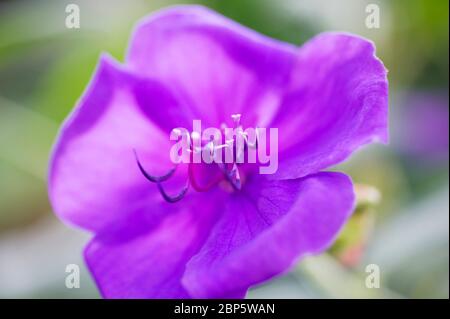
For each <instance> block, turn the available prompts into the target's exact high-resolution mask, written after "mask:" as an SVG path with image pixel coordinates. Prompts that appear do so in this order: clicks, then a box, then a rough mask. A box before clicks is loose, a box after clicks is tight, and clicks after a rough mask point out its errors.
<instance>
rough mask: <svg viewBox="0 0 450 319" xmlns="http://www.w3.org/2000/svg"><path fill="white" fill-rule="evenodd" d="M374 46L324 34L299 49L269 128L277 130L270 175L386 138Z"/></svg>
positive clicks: (323, 163) (319, 165)
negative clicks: (274, 164)
mask: <svg viewBox="0 0 450 319" xmlns="http://www.w3.org/2000/svg"><path fill="white" fill-rule="evenodd" d="M374 50H375V49H374V45H373V44H372V43H371V42H369V41H367V40H365V39H363V38H360V37H357V36H353V35H348V34H342V33H324V34H321V35H319V36H317V37H315V38H313V39H312V40H310V41H309V42H307V43H306V44H305V45H304V46H303V47H302V48H301V49H300V51H299V55H298V60H297V64H296V66H295V67H294V70H293V72H292V78H291V81H290V84H289V86H288V87H287V91H286V92H287V93H286V95H285V97H284V100H283V104H282V106H281V107H280V109H279V113H278V114H277V115H276V117H275V118H274V121H273V122H272V124H271V126H272V127H277V128H278V130H279V149H280V158H279V162H280V165H279V168H278V172H277V174H276V175H275V176H273V177H275V178H298V177H302V176H306V175H307V174H310V173H314V172H317V171H320V170H323V169H325V168H327V167H329V166H331V165H334V164H337V163H339V162H341V161H343V160H344V159H346V158H347V157H348V156H349V155H350V154H351V153H352V152H353V151H355V150H356V149H358V148H359V147H361V146H362V145H364V144H367V143H370V142H383V143H386V142H387V139H388V121H387V118H388V82H387V77H386V69H385V68H384V66H383V64H382V62H381V61H380V60H379V59H378V58H377V57H376V56H375V54H374Z"/></svg>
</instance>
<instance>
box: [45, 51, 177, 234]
mask: <svg viewBox="0 0 450 319" xmlns="http://www.w3.org/2000/svg"><path fill="white" fill-rule="evenodd" d="M143 81H145V82H146V83H147V88H148V92H147V102H148V103H147V104H146V105H145V107H147V108H156V107H165V106H166V105H168V104H169V103H175V102H174V100H172V99H171V98H168V96H169V95H170V94H169V93H168V91H167V90H166V89H165V88H164V87H163V86H161V85H160V84H158V83H156V82H154V81H150V80H147V79H146V80H141V79H137V78H134V77H132V76H131V75H129V74H127V73H125V72H123V70H121V67H120V66H119V65H118V64H117V63H116V62H114V61H113V60H112V59H111V58H109V57H102V59H101V61H100V63H99V66H98V69H97V71H96V74H95V76H94V77H93V79H92V81H91V83H90V85H89V86H88V89H87V90H86V92H85V93H84V95H83V97H82V98H81V100H80V101H79V103H78V106H77V107H76V109H75V110H74V112H73V113H72V114H71V115H70V116H69V118H68V121H66V123H65V124H64V128H63V129H62V130H61V132H60V135H59V138H58V141H57V142H56V144H55V147H54V150H53V154H52V159H51V163H50V171H49V196H50V199H51V203H52V205H53V208H54V210H55V212H56V213H57V214H58V216H59V217H61V218H62V219H63V220H65V221H67V222H69V223H71V224H75V225H78V226H81V227H83V228H86V229H89V230H93V231H99V230H100V229H102V228H103V227H105V225H108V224H113V225H116V224H119V222H118V221H119V220H121V221H125V220H126V219H127V218H131V216H132V215H133V214H138V213H147V214H152V215H153V216H154V218H155V219H156V217H157V216H158V213H160V214H161V216H164V214H165V211H164V209H162V210H161V212H159V210H157V209H151V212H150V211H149V210H150V207H149V205H155V206H157V205H158V204H159V203H161V202H162V201H163V200H162V198H161V195H160V194H159V192H158V190H157V187H156V185H155V184H153V183H150V182H149V181H147V180H146V179H145V178H144V177H143V175H142V174H141V172H140V171H139V168H138V166H137V163H136V159H135V155H134V152H133V151H134V150H136V152H137V154H138V155H139V158H140V161H141V162H142V165H143V166H145V167H146V168H148V170H149V171H150V172H152V173H153V174H155V175H161V174H163V173H166V172H167V171H168V170H169V169H171V168H173V165H174V164H172V163H171V162H170V157H169V148H170V145H171V144H170V141H169V136H168V135H167V134H163V133H162V131H161V130H160V129H158V128H157V127H156V126H155V125H154V124H153V123H152V122H151V121H150V120H149V118H148V117H147V116H146V114H147V113H148V112H149V110H144V109H143V106H142V105H141V104H139V101H137V99H136V98H135V95H134V89H135V88H136V87H137V86H139V85H141V84H142V82H143ZM183 170H184V167H179V169H178V170H177V176H176V177H174V181H175V179H180V180H181V179H182V178H183V175H184V174H186V172H183ZM158 207H159V206H158Z"/></svg>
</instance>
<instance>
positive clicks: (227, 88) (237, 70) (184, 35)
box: [127, 6, 296, 127]
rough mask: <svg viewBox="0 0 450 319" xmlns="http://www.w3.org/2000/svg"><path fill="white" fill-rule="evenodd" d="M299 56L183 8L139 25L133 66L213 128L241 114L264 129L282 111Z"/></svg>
mask: <svg viewBox="0 0 450 319" xmlns="http://www.w3.org/2000/svg"><path fill="white" fill-rule="evenodd" d="M295 52H296V48H295V47H294V46H292V45H289V44H285V43H282V42H278V41H276V40H273V39H270V38H268V37H265V36H263V35H260V34H258V33H256V32H254V31H252V30H250V29H248V28H245V27H243V26H241V25H239V24H237V23H236V22H234V21H232V20H229V19H227V18H225V17H223V16H221V15H219V14H217V13H215V12H214V11H211V10H209V9H207V8H204V7H201V6H178V7H176V8H171V9H167V10H163V11H160V12H159V13H158V14H155V15H152V16H151V17H149V18H146V19H144V20H143V21H142V22H141V23H140V24H139V25H138V27H137V28H136V30H135V31H134V35H133V38H132V41H131V43H130V47H129V51H128V56H127V65H128V66H129V67H130V68H131V69H132V70H133V71H134V72H136V73H138V74H143V75H146V76H150V77H155V78H157V79H160V80H163V82H164V83H165V84H166V85H168V86H170V87H171V88H172V89H173V90H174V91H175V92H177V94H180V95H181V96H182V97H183V100H185V101H187V103H188V104H189V105H190V107H191V112H189V116H192V117H193V118H195V119H202V120H203V121H204V122H205V124H206V125H208V126H214V127H219V125H220V124H221V123H222V122H224V121H229V120H230V116H231V115H232V114H236V113H242V114H243V117H242V123H243V124H244V125H247V124H251V126H255V125H257V124H258V125H262V126H264V125H265V124H267V123H268V121H269V119H270V118H271V117H272V115H273V114H274V112H275V111H276V108H277V107H278V106H279V101H280V95H279V94H280V92H281V91H282V89H283V88H284V86H285V84H286V83H287V82H286V81H287V80H288V76H289V73H290V70H291V67H292V65H293V63H294V62H295ZM172 126H173V127H175V126H178V123H172Z"/></svg>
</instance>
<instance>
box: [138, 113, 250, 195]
mask: <svg viewBox="0 0 450 319" xmlns="http://www.w3.org/2000/svg"><path fill="white" fill-rule="evenodd" d="M231 118H232V121H233V128H232V130H230V128H229V127H227V126H226V125H225V124H222V125H221V131H222V132H224V134H223V135H222V136H223V138H222V139H221V140H220V141H217V140H214V139H213V138H211V140H209V141H201V140H196V139H201V137H200V136H199V134H196V132H193V133H192V134H191V139H192V142H190V143H189V150H188V151H189V153H190V156H191V161H190V162H189V163H188V179H187V181H186V185H185V186H184V187H183V188H182V189H181V190H180V191H179V192H178V193H177V194H175V195H169V194H167V192H166V191H165V189H164V187H163V185H162V183H163V182H164V181H166V180H168V179H169V178H171V177H172V175H173V174H174V173H175V171H176V168H177V166H178V165H179V164H175V166H174V167H173V168H172V169H170V170H169V171H168V172H167V173H165V174H163V175H160V176H155V175H151V174H149V173H148V172H147V171H146V170H145V169H144V167H143V166H142V164H141V163H140V161H139V158H138V156H137V153H136V151H134V153H135V158H136V162H137V165H138V167H139V170H140V171H141V173H142V175H143V176H144V177H145V178H146V179H147V180H149V181H150V182H152V183H156V185H157V188H158V190H159V192H160V193H161V196H162V197H163V198H164V200H166V201H167V202H169V203H175V202H178V201H179V200H181V199H182V198H183V197H184V196H185V195H186V193H187V191H188V189H189V187H190V186H192V188H193V189H194V190H195V191H197V192H206V191H208V190H210V189H211V188H213V187H215V186H217V185H219V184H220V185H221V186H223V188H224V189H225V190H227V191H239V190H240V189H241V188H242V184H243V179H242V175H241V174H242V173H244V174H245V172H241V171H240V168H242V166H243V165H244V159H245V157H246V155H248V152H249V150H251V151H253V152H256V149H257V147H258V143H257V139H256V135H255V136H253V137H251V138H250V137H249V134H248V132H247V131H244V130H243V128H242V125H241V123H240V121H241V115H240V114H233V115H232V116H231ZM230 131H232V132H233V134H232V135H231V136H230V134H229V132H230ZM190 141H191V140H190ZM198 145H200V146H198ZM196 153H202V154H204V153H206V154H207V156H209V157H210V158H212V159H217V158H219V159H220V160H219V161H217V160H215V161H212V162H211V163H209V164H205V163H200V164H196V163H194V162H193V161H192V157H193V156H194V154H196ZM255 154H256V153H255ZM230 159H231V160H230ZM203 165H208V166H211V165H213V166H214V167H215V168H217V169H218V170H217V172H218V174H212V175H213V176H212V178H210V180H209V181H208V182H206V183H200V181H199V178H198V174H197V173H199V170H202V166H203ZM209 168H211V167H209ZM203 169H204V168H203ZM200 173H201V172H200Z"/></svg>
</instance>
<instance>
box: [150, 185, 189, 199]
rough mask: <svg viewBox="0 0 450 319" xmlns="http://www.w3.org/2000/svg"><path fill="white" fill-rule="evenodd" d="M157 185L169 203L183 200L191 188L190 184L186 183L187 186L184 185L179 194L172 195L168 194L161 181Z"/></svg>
mask: <svg viewBox="0 0 450 319" xmlns="http://www.w3.org/2000/svg"><path fill="white" fill-rule="evenodd" d="M156 185H157V186H158V190H159V192H160V193H161V195H162V197H163V198H164V200H165V201H166V202H168V203H176V202H178V201H179V200H181V199H182V198H183V197H184V195H186V192H187V191H188V189H189V184H186V186H184V187H183V189H182V190H181V191H180V192H179V193H178V194H177V195H175V196H170V195H168V194H167V193H166V191H165V190H164V188H163V187H162V184H161V183H157V184H156Z"/></svg>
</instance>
